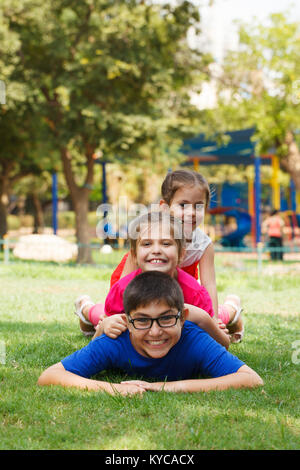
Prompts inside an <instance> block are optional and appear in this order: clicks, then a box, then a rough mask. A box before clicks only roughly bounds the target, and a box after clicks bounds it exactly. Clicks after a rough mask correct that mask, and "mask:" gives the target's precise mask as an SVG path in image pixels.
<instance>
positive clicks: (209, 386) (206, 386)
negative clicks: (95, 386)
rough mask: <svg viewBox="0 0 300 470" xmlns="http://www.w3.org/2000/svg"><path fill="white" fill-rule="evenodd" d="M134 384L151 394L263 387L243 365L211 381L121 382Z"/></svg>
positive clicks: (254, 375)
mask: <svg viewBox="0 0 300 470" xmlns="http://www.w3.org/2000/svg"><path fill="white" fill-rule="evenodd" d="M122 383H126V384H130V383H132V384H136V385H140V386H141V387H143V388H144V389H145V390H150V391H152V392H160V391H165V392H185V393H186V392H209V391H211V390H227V389H228V388H253V387H258V386H261V385H263V384H264V383H263V380H262V379H261V377H260V376H259V375H258V374H257V373H256V372H255V371H254V370H252V369H250V367H248V366H246V365H243V366H242V367H240V368H239V370H238V371H237V372H235V373H233V374H229V375H224V376H223V377H217V378H213V379H192V380H178V381H175V382H154V383H149V382H145V381H142V380H132V381H126V382H122Z"/></svg>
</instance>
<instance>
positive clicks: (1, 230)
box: [0, 196, 7, 250]
mask: <svg viewBox="0 0 300 470" xmlns="http://www.w3.org/2000/svg"><path fill="white" fill-rule="evenodd" d="M6 233H7V211H6V205H5V204H3V202H2V197H1V196H0V240H2V239H3V237H4V235H5V234H6ZM0 249H1V250H2V249H3V245H1V246H0Z"/></svg>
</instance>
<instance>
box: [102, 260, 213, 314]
mask: <svg viewBox="0 0 300 470" xmlns="http://www.w3.org/2000/svg"><path fill="white" fill-rule="evenodd" d="M176 269H177V282H178V284H179V285H180V287H181V289H182V292H183V297H184V302H185V303H186V304H190V305H194V306H195V307H199V308H202V309H203V310H205V311H206V312H207V313H208V314H209V315H210V316H211V317H213V316H214V311H213V307H212V302H211V298H210V296H209V293H208V292H207V290H206V289H205V287H203V286H201V285H200V284H199V282H198V281H197V280H196V279H195V278H194V277H192V276H190V275H189V274H187V273H186V272H184V271H183V270H182V269H180V268H176ZM141 272H142V270H141V269H137V270H136V271H133V272H132V273H130V274H128V275H127V276H124V277H122V278H121V279H120V280H119V281H118V282H116V283H115V284H114V285H113V286H112V287H111V289H110V291H109V293H108V295H107V297H106V300H105V313H106V315H108V316H110V315H115V314H117V313H123V312H124V306H123V294H124V290H125V289H126V287H127V286H128V284H129V283H130V281H131V280H132V279H133V278H134V277H136V276H138V275H139V274H141Z"/></svg>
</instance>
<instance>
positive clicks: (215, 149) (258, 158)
mask: <svg viewBox="0 0 300 470" xmlns="http://www.w3.org/2000/svg"><path fill="white" fill-rule="evenodd" d="M254 133H255V129H254V128H249V129H245V130H239V131H234V132H227V133H226V134H225V135H226V136H228V137H229V138H230V139H229V143H228V144H224V145H218V143H217V142H216V141H213V140H207V139H206V138H205V136H204V135H199V136H196V137H194V138H191V139H188V140H185V141H184V145H183V148H182V153H183V154H185V155H186V157H187V161H186V162H185V163H184V165H185V166H189V165H193V167H194V170H195V171H199V166H200V164H203V165H205V166H206V165H234V166H238V165H244V166H249V165H251V166H254V178H253V177H248V181H247V190H246V191H247V197H246V198H244V201H242V198H241V194H240V193H238V191H236V194H235V195H234V194H233V195H232V194H231V197H229V198H228V195H229V194H228V192H227V194H226V192H225V194H222V197H221V201H219V202H221V205H218V201H215V200H212V204H211V206H210V209H209V211H208V212H209V213H210V214H211V215H212V216H214V215H216V214H224V215H225V216H227V217H233V218H235V220H236V228H235V230H233V231H232V232H231V233H227V234H225V235H223V236H222V237H221V239H220V243H221V244H222V245H223V246H225V247H226V246H232V247H233V246H236V247H242V246H244V241H243V240H244V237H245V235H247V234H248V233H250V234H251V242H252V245H253V247H255V246H257V244H258V243H259V242H260V241H261V223H262V210H261V209H262V204H261V202H262V200H261V192H262V181H261V165H271V168H272V177H271V181H269V182H268V185H269V186H270V188H271V197H270V200H269V206H270V207H272V208H273V209H277V210H279V211H282V215H283V216H284V218H285V221H286V223H287V222H288V225H289V226H290V230H289V234H290V235H289V237H290V239H291V238H293V237H294V236H296V235H297V234H298V233H299V227H300V193H297V192H296V190H295V186H294V184H293V181H292V180H290V187H289V194H288V196H287V197H283V196H284V195H283V194H281V188H280V183H279V168H280V163H279V158H278V157H277V156H276V155H275V154H274V152H272V151H270V152H269V153H267V154H265V155H257V154H256V152H255V142H254V141H253V140H252V137H253V135H254ZM232 187H234V185H232ZM228 199H229V200H228ZM245 199H246V206H245ZM242 202H244V204H242Z"/></svg>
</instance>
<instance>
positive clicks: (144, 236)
mask: <svg viewBox="0 0 300 470" xmlns="http://www.w3.org/2000/svg"><path fill="white" fill-rule="evenodd" d="M135 257H136V264H137V265H138V267H139V268H140V269H141V270H142V271H143V272H144V271H161V272H164V273H166V274H169V275H170V276H172V277H174V276H175V274H176V266H177V265H178V263H179V253H178V245H177V243H176V241H175V240H174V238H173V236H172V234H171V230H170V227H168V226H167V225H166V224H160V223H155V224H145V225H142V226H141V229H140V236H139V239H138V241H137V245H136V256H135Z"/></svg>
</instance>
